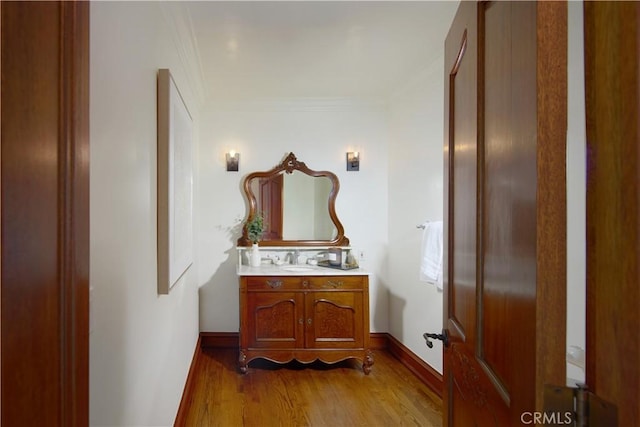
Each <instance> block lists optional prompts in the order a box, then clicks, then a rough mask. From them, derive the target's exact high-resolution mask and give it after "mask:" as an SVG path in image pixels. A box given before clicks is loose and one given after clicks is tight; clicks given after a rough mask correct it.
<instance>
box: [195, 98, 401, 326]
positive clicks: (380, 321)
mask: <svg viewBox="0 0 640 427" xmlns="http://www.w3.org/2000/svg"><path fill="white" fill-rule="evenodd" d="M200 135H201V138H200V144H199V146H198V153H197V157H198V164H197V168H198V174H197V176H198V190H197V193H196V212H197V215H198V223H199V227H198V233H197V245H198V246H197V253H198V254H199V255H198V257H199V258H198V277H197V280H198V286H199V287H200V330H201V331H216V332H220V331H222V332H224V331H228V332H237V331H238V324H239V322H238V316H239V312H238V278H237V276H236V274H235V265H236V262H237V256H236V251H235V244H236V241H237V239H238V237H239V236H240V223H241V222H242V221H243V219H244V217H245V215H246V210H247V207H246V203H245V199H244V197H243V195H242V192H241V185H242V179H243V178H244V176H246V175H247V174H248V173H250V172H254V171H258V170H269V169H271V168H273V167H274V166H276V165H277V164H279V163H280V162H281V161H282V159H283V158H284V157H285V155H286V154H288V153H289V152H291V151H292V152H293V153H294V154H295V155H296V156H297V158H298V160H300V161H303V162H305V163H306V164H307V166H308V167H309V168H311V169H314V170H330V171H332V172H334V173H335V174H336V175H337V176H338V179H339V180H340V192H339V194H338V197H337V200H336V211H337V214H338V217H339V218H340V220H341V222H342V224H343V225H344V228H345V234H346V236H347V237H348V238H349V239H350V241H351V245H352V246H353V247H356V248H362V250H364V253H365V261H364V263H363V265H364V266H366V267H367V268H369V269H370V271H371V273H372V275H371V277H370V294H371V296H370V304H371V329H372V331H381V332H386V331H388V322H389V318H388V309H387V307H388V304H387V294H388V291H387V288H388V285H387V284H386V283H385V282H384V279H383V278H384V277H385V276H386V259H385V257H386V256H387V253H388V251H387V245H388V237H387V225H388V214H387V206H388V203H387V193H388V189H387V186H388V173H387V155H388V145H389V138H388V126H387V114H386V110H385V108H384V106H383V105H382V104H380V103H379V102H376V101H375V100H371V101H359V100H353V99H291V100H277V99H271V100H263V101H261V102H254V103H249V104H242V105H232V104H221V105H217V106H210V107H209V108H207V109H206V110H205V111H203V113H202V119H201V121H200ZM231 149H233V150H236V151H237V152H239V153H240V156H241V157H240V171H239V172H226V169H225V163H224V154H225V153H226V152H227V151H229V150H231ZM353 150H357V151H360V153H361V157H362V160H361V164H360V171H359V172H347V171H346V152H347V151H353Z"/></svg>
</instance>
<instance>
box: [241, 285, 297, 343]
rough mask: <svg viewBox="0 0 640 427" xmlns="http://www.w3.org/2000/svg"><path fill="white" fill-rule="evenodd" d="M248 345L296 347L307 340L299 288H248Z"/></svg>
mask: <svg viewBox="0 0 640 427" xmlns="http://www.w3.org/2000/svg"><path fill="white" fill-rule="evenodd" d="M247 310H248V316H247V317H248V319H247V329H246V333H247V334H248V336H247V342H248V345H249V347H259V348H294V347H302V346H303V344H304V338H303V337H304V319H303V317H304V307H303V295H302V294H301V293H299V292H248V293H247Z"/></svg>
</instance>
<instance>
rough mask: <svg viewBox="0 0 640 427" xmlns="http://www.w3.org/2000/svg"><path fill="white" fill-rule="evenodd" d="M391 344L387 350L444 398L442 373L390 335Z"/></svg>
mask: <svg viewBox="0 0 640 427" xmlns="http://www.w3.org/2000/svg"><path fill="white" fill-rule="evenodd" d="M388 341H389V346H388V347H387V350H388V351H389V353H391V354H393V355H394V356H395V357H396V358H397V359H398V360H399V361H400V362H401V363H402V364H403V365H404V366H406V367H407V368H408V369H409V370H410V371H411V372H412V373H413V374H414V375H415V376H416V377H418V379H420V381H422V382H423V383H424V384H425V385H426V386H427V387H429V388H430V389H431V391H433V392H434V393H435V394H437V395H438V397H440V399H442V392H443V388H444V382H443V379H442V374H440V373H439V372H438V371H436V370H435V369H433V368H432V367H431V366H430V365H429V364H428V363H426V362H425V361H424V360H422V359H420V358H419V357H418V356H417V355H416V354H415V353H413V352H412V351H411V350H409V349H408V348H407V347H406V346H405V345H404V344H402V343H401V342H400V341H398V340H397V339H396V338H394V337H393V336H392V335H389V336H388Z"/></svg>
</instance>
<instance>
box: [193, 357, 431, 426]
mask: <svg viewBox="0 0 640 427" xmlns="http://www.w3.org/2000/svg"><path fill="white" fill-rule="evenodd" d="M237 355H238V353H237V350H232V349H203V350H202V354H201V355H200V360H199V363H198V366H197V370H196V372H195V374H196V375H194V378H195V380H194V384H193V394H192V396H191V402H190V403H189V409H188V411H187V414H186V417H185V423H184V425H185V426H187V427H193V426H197V427H201V426H224V427H234V426H260V427H268V426H332V427H339V426H344V427H346V426H404V425H413V426H421V427H435V426H441V425H442V401H441V400H440V398H439V397H438V396H437V395H436V394H435V393H433V392H432V391H431V390H430V389H429V388H428V387H427V386H426V385H424V384H423V383H422V382H421V381H420V380H418V379H417V378H416V377H415V376H414V375H413V374H412V373H411V372H410V371H409V370H408V369H407V368H406V367H405V366H403V365H402V364H401V363H400V362H399V361H398V360H397V359H396V358H395V357H393V356H392V355H391V354H389V353H388V352H386V351H383V350H378V351H374V357H375V364H374V365H373V370H372V371H371V374H369V375H364V374H363V373H362V368H361V366H360V364H358V363H356V362H355V361H344V362H340V363H337V364H334V365H325V364H323V363H319V362H316V363H312V364H309V365H303V364H300V363H297V362H291V363H289V364H286V365H278V364H275V363H271V362H268V361H264V360H255V361H253V362H252V363H251V364H250V365H249V372H248V373H247V374H246V375H243V374H240V373H239V372H238V363H237V359H238V356H237Z"/></svg>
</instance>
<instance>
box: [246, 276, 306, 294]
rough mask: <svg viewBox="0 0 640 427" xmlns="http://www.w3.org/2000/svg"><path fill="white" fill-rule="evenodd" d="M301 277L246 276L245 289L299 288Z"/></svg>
mask: <svg viewBox="0 0 640 427" xmlns="http://www.w3.org/2000/svg"><path fill="white" fill-rule="evenodd" d="M301 287H302V277H278V276H255V277H253V276H250V277H247V290H249V291H263V290H284V289H289V290H290V289H300V288H301Z"/></svg>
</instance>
